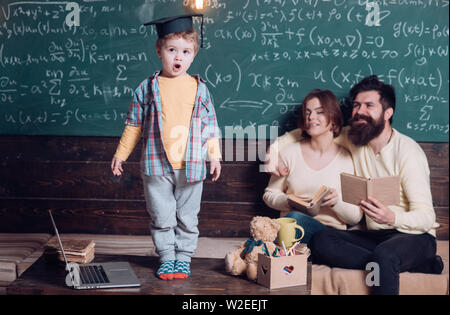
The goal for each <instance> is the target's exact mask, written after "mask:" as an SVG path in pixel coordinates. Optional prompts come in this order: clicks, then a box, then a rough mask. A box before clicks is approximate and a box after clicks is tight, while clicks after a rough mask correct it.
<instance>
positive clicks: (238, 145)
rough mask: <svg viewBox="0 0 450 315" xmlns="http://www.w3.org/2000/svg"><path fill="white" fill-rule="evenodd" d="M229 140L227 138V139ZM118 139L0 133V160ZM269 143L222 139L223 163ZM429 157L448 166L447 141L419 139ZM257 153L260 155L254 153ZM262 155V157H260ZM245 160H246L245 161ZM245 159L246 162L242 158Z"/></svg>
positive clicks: (93, 153) (57, 153) (96, 157)
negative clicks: (231, 153)
mask: <svg viewBox="0 0 450 315" xmlns="http://www.w3.org/2000/svg"><path fill="white" fill-rule="evenodd" d="M227 141H229V140H227ZM118 142H119V138H118V137H76V136H23V135H16V136H14V135H0V147H1V148H2V150H1V152H0V159H1V160H2V161H4V160H12V161H13V160H23V161H35V160H40V161H103V162H110V161H111V159H112V156H113V154H114V152H115V150H116V148H117V144H118ZM141 144H142V143H141V142H140V143H138V144H137V145H136V148H135V150H134V152H133V153H132V154H131V156H130V158H129V161H130V162H138V161H139V158H140V154H141ZM269 144H270V142H269V141H268V140H267V141H258V140H243V141H242V140H231V142H228V143H226V141H225V140H224V139H222V140H221V145H222V152H225V151H226V149H227V145H229V146H228V148H230V147H233V150H232V151H233V152H234V154H233V155H231V156H226V158H227V161H225V162H238V159H237V158H236V151H239V152H243V156H245V157H247V156H248V152H249V151H250V152H252V154H253V155H255V151H257V150H258V149H259V150H262V152H264V151H265V149H266V148H268V146H269ZM419 145H420V146H421V147H422V149H423V150H424V152H425V154H426V155H427V158H428V163H429V165H430V168H434V167H437V168H447V169H448V167H449V155H448V142H444V143H441V142H437V143H433V142H419ZM256 156H257V157H259V155H258V154H257V153H256ZM261 158H262V157H261ZM246 161H247V160H246ZM243 162H245V161H243Z"/></svg>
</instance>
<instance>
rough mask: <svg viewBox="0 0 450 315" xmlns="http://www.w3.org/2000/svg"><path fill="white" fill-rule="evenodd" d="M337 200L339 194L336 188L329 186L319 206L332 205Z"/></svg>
mask: <svg viewBox="0 0 450 315" xmlns="http://www.w3.org/2000/svg"><path fill="white" fill-rule="evenodd" d="M338 201H339V195H338V193H337V192H336V189H334V188H331V189H330V191H329V192H328V194H327V195H326V196H325V197H324V198H323V202H322V205H321V207H326V206H329V207H334V206H335V205H336V204H337V202H338Z"/></svg>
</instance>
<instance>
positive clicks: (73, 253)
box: [44, 237, 95, 263]
mask: <svg viewBox="0 0 450 315" xmlns="http://www.w3.org/2000/svg"><path fill="white" fill-rule="evenodd" d="M61 243H62V246H63V248H64V253H65V254H66V258H67V261H69V262H79V263H89V262H91V261H92V260H93V259H94V252H95V243H94V241H93V240H81V239H63V240H61ZM44 254H45V255H46V258H47V259H48V260H50V261H52V260H55V259H56V260H60V261H64V257H63V255H62V252H61V250H60V249H59V245H58V239H57V238H56V237H53V238H52V239H51V240H49V241H48V243H47V245H46V246H45V248H44Z"/></svg>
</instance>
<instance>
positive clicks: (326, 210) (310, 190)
mask: <svg viewBox="0 0 450 315" xmlns="http://www.w3.org/2000/svg"><path fill="white" fill-rule="evenodd" d="M280 160H281V161H282V162H283V163H284V165H286V167H287V168H288V169H289V174H288V175H287V176H284V177H278V176H272V177H271V178H270V182H269V185H268V187H267V188H266V190H265V193H264V196H263V199H264V202H265V203H266V204H267V205H268V206H269V207H271V208H274V209H277V210H280V211H287V210H289V209H288V208H287V207H286V202H287V198H288V196H287V195H289V194H295V195H297V196H301V197H304V198H312V197H313V196H314V195H315V193H316V192H317V191H318V190H319V188H320V187H321V186H322V185H325V186H327V187H330V188H334V189H335V190H336V192H337V193H338V195H339V201H338V203H337V204H336V205H335V206H334V207H321V208H320V211H319V213H318V214H317V215H316V216H314V218H315V219H317V220H318V221H320V222H322V223H323V224H325V225H328V226H331V227H334V228H337V229H340V230H344V229H346V228H347V224H348V225H354V224H356V223H358V222H359V221H360V220H361V218H362V212H361V210H360V209H359V207H357V206H354V205H351V204H348V203H345V202H343V201H342V197H341V184H340V179H339V178H340V177H339V174H340V173H341V172H346V173H350V174H354V168H353V162H352V158H351V156H350V153H349V152H348V151H347V150H346V149H344V148H343V147H340V149H339V152H338V154H336V156H335V158H334V159H333V160H332V161H331V162H330V163H329V164H328V165H327V166H326V167H324V168H322V169H321V170H314V169H312V168H310V167H309V166H308V165H307V164H306V162H305V160H304V159H303V155H302V149H301V146H300V143H299V142H296V143H291V144H288V145H286V147H284V148H283V149H282V150H281V151H280Z"/></svg>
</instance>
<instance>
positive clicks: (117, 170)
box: [111, 157, 123, 176]
mask: <svg viewBox="0 0 450 315" xmlns="http://www.w3.org/2000/svg"><path fill="white" fill-rule="evenodd" d="M122 164H123V161H122V160H121V159H119V158H116V157H113V159H112V161H111V171H112V173H113V174H114V175H115V176H120V175H122V172H123V168H122Z"/></svg>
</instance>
